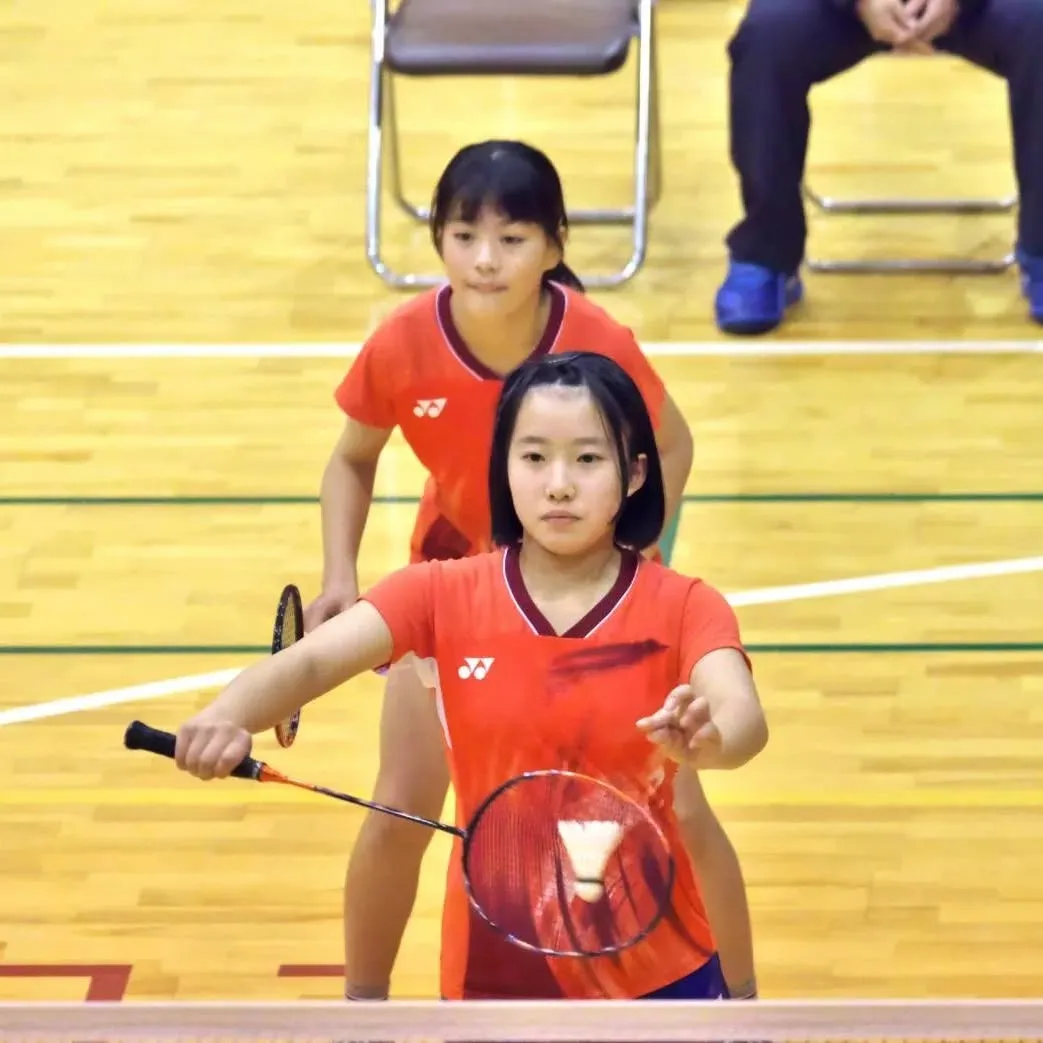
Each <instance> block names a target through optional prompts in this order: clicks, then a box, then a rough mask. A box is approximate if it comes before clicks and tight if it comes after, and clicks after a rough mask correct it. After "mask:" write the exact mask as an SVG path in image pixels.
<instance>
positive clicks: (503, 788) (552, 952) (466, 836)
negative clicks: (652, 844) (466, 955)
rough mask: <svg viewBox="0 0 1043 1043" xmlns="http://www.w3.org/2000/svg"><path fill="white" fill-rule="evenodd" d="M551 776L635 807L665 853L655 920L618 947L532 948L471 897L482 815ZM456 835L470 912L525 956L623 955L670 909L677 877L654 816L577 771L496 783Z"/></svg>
mask: <svg viewBox="0 0 1043 1043" xmlns="http://www.w3.org/2000/svg"><path fill="white" fill-rule="evenodd" d="M548 776H553V777H554V778H560V779H569V778H571V779H574V780H575V781H577V782H581V783H587V784H589V783H593V784H594V785H595V786H597V787H598V788H599V789H603V790H608V791H609V792H610V793H612V795H613V796H615V797H616V798H618V799H619V800H621V801H623V802H625V803H627V804H630V805H632V806H633V807H635V808H636V809H637V810H638V812H640V814H641V816H642V817H643V818H644V819H645V820H646V821H647V822H648V824H649V825H650V826H651V827H652V829H653V830H654V831H655V835H656V838H657V839H658V841H659V843H660V844H662V846H663V850H664V852H665V853H666V881H665V884H664V887H663V892H664V894H663V900H662V901H661V902H660V903H659V906H658V908H657V910H656V913H655V916H653V917H652V919H651V920H650V921H649V922H648V923H647V924H646V925H645V927H644V928H642V929H641V930H640V931H639V932H638V933H637V934H635V935H633V936H631V937H629V938H627V939H626V940H625V941H623V942H620V943H619V944H618V945H607V946H603V947H602V948H599V949H596V950H590V951H587V950H584V949H572V950H569V949H553V948H547V947H543V946H539V945H534V944H532V943H531V942H528V941H526V940H525V939H524V938H519V937H518V936H517V935H515V934H512V933H511V932H510V931H508V930H506V929H505V928H504V927H501V926H500V925H499V924H498V923H496V921H495V920H494V919H493V918H492V917H491V916H490V915H489V914H488V913H487V912H486V911H485V909H484V908H483V907H482V904H481V903H480V902H479V901H478V897H477V895H475V893H474V888H473V885H472V883H471V872H470V855H471V843H472V841H473V839H474V837H475V834H476V830H477V827H478V825H479V823H480V822H481V820H482V818H483V816H484V815H485V813H486V812H487V811H488V810H489V808H490V807H492V806H493V805H494V804H495V802H496V800H497V799H498V798H499V797H501V796H502V795H503V794H504V793H506V792H507V791H508V790H510V789H513V788H514V787H515V786H518V785H520V784H521V783H523V782H526V781H528V780H531V779H536V778H544V777H548ZM457 833H458V835H461V837H462V840H463V850H462V853H461V868H462V869H463V873H462V876H463V880H464V890H465V891H466V892H467V900H468V902H469V903H470V906H471V908H472V909H474V911H475V912H476V913H477V914H478V915H479V916H480V917H481V918H482V920H483V921H484V922H485V923H487V924H488V925H489V926H490V927H491V928H492V929H493V930H494V931H496V933H497V934H499V935H501V936H502V937H504V938H506V939H507V940H508V941H509V942H510V943H511V944H512V945H516V946H518V948H520V949H527V950H528V951H529V952H535V953H539V954H540V955H542V956H563V957H581V958H585V959H592V958H596V957H598V956H613V955H615V954H617V953H620V952H623V951H624V950H626V949H630V948H632V947H633V946H635V945H637V944H638V942H641V941H643V940H644V939H645V938H647V937H648V936H649V935H650V934H651V933H652V931H654V930H655V929H656V927H658V926H659V923H660V921H661V920H662V919H663V917H664V916H665V915H666V912H667V910H668V909H669V907H670V895H671V894H672V892H673V889H674V880H675V879H676V876H677V863H676V861H675V859H674V855H673V852H672V851H671V850H670V843H669V841H668V840H667V838H666V834H665V833H664V832H663V828H662V826H660V825H659V823H658V822H657V821H656V819H655V816H654V815H653V814H652V813H651V811H650V810H649V809H648V808H646V807H645V806H644V805H642V804H640V803H638V801H636V800H635V799H634V798H633V797H631V796H628V795H627V794H626V793H624V792H623V791H622V790H621V789H619V788H618V787H616V786H613V785H612V783H610V782H606V781H605V780H604V779H597V778H594V776H592V775H584V774H582V773H581V772H578V771H569V770H566V769H564V768H546V769H539V770H535V771H526V772H522V773H521V774H520V775H514V776H512V777H511V778H509V779H507V780H506V782H502V783H500V785H499V786H497V787H496V789H494V790H493V791H492V793H490V794H489V795H488V796H487V797H486V798H485V799H484V800H483V801H482V802H481V804H479V805H478V809H477V810H476V811H475V813H474V814H473V815H472V816H471V818H470V820H469V821H468V823H467V826H466V828H465V829H464V830H463V831H462V834H461V833H460V831H459V830H457Z"/></svg>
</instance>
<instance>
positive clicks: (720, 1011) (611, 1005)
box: [0, 1000, 1043, 1043]
mask: <svg viewBox="0 0 1043 1043" xmlns="http://www.w3.org/2000/svg"><path fill="white" fill-rule="evenodd" d="M56 1038H62V1039H70V1040H75V1041H76V1043H100V1041H106V1043H115V1041H122V1040H132V1039H134V1040H146V1039H147V1040H163V1039H179V1040H189V1039H191V1040H218V1039H220V1040H276V1039H280V1040H282V1039H285V1040H305V1039H309V1040H312V1039H314V1040H319V1039H323V1040H331V1041H333V1040H335V1041H337V1043H344V1041H389V1040H396V1041H397V1040H441V1041H444V1043H474V1041H477V1040H486V1041H491V1043H536V1041H540V1040H545V1041H553V1043H572V1041H577V1043H594V1041H597V1043H615V1041H618V1043H647V1041H655V1043H670V1041H675V1040H676V1041H685V1043H722V1041H726V1040H756V1041H763V1043H769V1041H770V1043H786V1041H809V1043H810V1041H822V1040H948V1041H953V1043H955V1041H967V1040H1009V1041H1013V1040H1018V1041H1029V1040H1031V1041H1043V1000H1038V1001H1007V1000H958V1001H942V1000H938V1001H926V1000H925V1001H913V1002H907V1001H899V1000H876V1001H857V1002H855V1001H845V1000H823V1001H796V1000H757V1001H754V1002H723V1001H713V1002H706V1001H704V1002H680V1001H658V1000H657V1001H646V1002H621V1001H618V1000H617V1001H608V1002H593V1001H578V1000H575V1001H565V1002H562V1001H560V1000H558V1001H550V1002H509V1003H508V1002H498V1001H483V1002H472V1003H441V1002H432V1001H416V1002H412V1001H392V1002H390V1003H347V1002H335V1003H325V1002H324V1003H315V1002H301V1003H267V1004H265V1003H261V1004H258V1003H242V1004H236V1003H146V1002H140V1003H139V1002H133V1001H130V1002H124V1003H58V1004H47V1003H32V1004H15V1003H8V1004H0V1041H3V1043H13V1041H15V1040H17V1041H19V1043H26V1041H29V1040H48V1039H50V1040H53V1039H56Z"/></svg>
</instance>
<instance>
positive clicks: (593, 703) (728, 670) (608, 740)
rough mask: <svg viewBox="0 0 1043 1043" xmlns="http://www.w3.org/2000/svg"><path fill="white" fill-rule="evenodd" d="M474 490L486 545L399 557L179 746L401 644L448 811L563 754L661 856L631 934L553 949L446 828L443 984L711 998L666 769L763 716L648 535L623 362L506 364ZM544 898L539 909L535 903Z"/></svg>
mask: <svg viewBox="0 0 1043 1043" xmlns="http://www.w3.org/2000/svg"><path fill="white" fill-rule="evenodd" d="M489 493H490V500H491V505H492V523H493V525H492V531H493V538H494V540H495V543H496V545H497V549H496V550H494V551H491V552H489V553H485V554H478V555H474V556H472V557H468V558H463V559H458V560H452V561H427V562H423V563H419V564H413V565H409V566H407V567H406V568H404V569H401V570H399V571H398V572H395V573H393V574H391V575H389V576H387V577H386V578H385V579H383V580H382V581H380V582H379V583H377V584H376V585H375V586H374V587H373V588H372V589H371V590H369V591H368V592H367V593H365V594H363V595H362V596H361V597H360V599H359V600H358V601H357V602H356V603H355V604H354V605H352V606H351V607H350V608H348V609H347V610H346V611H344V612H342V613H340V614H339V615H337V616H335V617H334V618H332V619H330V620H329V621H327V622H325V623H323V624H322V625H321V626H319V627H318V628H317V629H315V630H314V631H312V632H311V633H309V634H308V635H307V636H306V637H305V638H304V639H303V640H302V641H300V642H299V643H297V644H296V645H294V646H292V647H291V648H289V649H287V650H286V651H284V652H280V653H279V654H278V655H276V656H272V657H271V658H268V659H265V660H263V661H261V662H259V663H257V664H256V665H254V666H251V667H250V668H249V669H247V670H245V671H243V673H241V674H240V675H239V676H238V677H236V678H235V680H234V681H232V682H231V684H229V686H228V687H227V688H226V689H225V690H224V691H223V692H221V693H220V695H218V697H217V698H216V699H215V700H214V702H213V703H211V704H210V705H209V706H208V707H207V708H206V709H204V710H203V711H201V712H200V713H199V714H197V715H196V716H195V717H193V718H192V719H191V720H189V721H188V722H186V723H185V724H184V725H183V726H182V727H181V728H180V730H179V732H178V736H177V744H176V760H177V763H178V766H179V767H180V768H182V769H183V770H186V771H188V772H191V773H192V774H194V775H196V776H198V777H199V778H202V779H211V778H217V777H224V776H226V775H228V774H229V773H230V771H231V770H232V768H234V767H235V765H236V764H238V763H239V761H240V760H241V759H242V758H243V757H244V756H246V755H247V754H248V753H249V752H250V748H251V737H252V735H254V734H257V733H259V732H264V731H266V730H267V729H269V728H271V727H273V726H274V725H275V724H276V723H277V722H279V721H281V720H283V719H285V718H286V717H287V716H289V715H290V714H291V713H293V712H294V711H295V710H297V709H298V708H300V707H301V706H303V705H305V704H307V703H308V702H310V701H311V700H313V699H316V698H318V697H319V696H321V695H323V694H324V693H327V692H330V691H331V690H333V689H334V688H336V687H337V686H339V685H340V684H342V683H343V682H345V681H347V680H348V679H349V678H352V677H355V676H356V675H358V674H361V673H364V672H366V671H369V670H372V669H374V668H376V667H379V666H381V665H383V664H386V663H388V662H395V661H399V660H401V659H403V658H405V657H407V656H409V657H412V658H413V661H414V664H415V666H416V668H417V669H418V670H421V671H425V672H426V674H427V677H428V680H429V683H430V685H431V687H432V688H433V689H434V691H435V698H436V699H437V700H438V704H439V705H438V709H439V715H440V717H441V719H442V721H443V727H444V732H445V743H446V756H447V758H448V761H449V766H450V772H451V775H452V781H453V784H454V788H455V791H456V797H457V801H456V804H457V811H456V813H457V819H458V822H459V824H460V825H461V826H462V825H464V824H465V823H467V822H468V821H469V820H470V819H471V817H472V816H473V815H474V814H475V812H476V810H477V809H478V807H479V806H480V805H481V803H482V802H483V801H484V800H485V799H486V797H487V796H488V795H489V794H490V793H492V792H493V791H494V790H495V789H496V788H497V786H499V785H500V784H501V783H503V782H505V781H506V780H507V779H509V778H511V777H513V776H516V775H518V774H520V773H522V772H526V771H534V770H540V769H571V770H573V771H576V772H581V773H583V774H585V775H588V776H594V777H596V778H598V779H602V780H604V781H607V782H610V783H612V784H613V785H614V786H615V787H617V789H619V790H621V791H622V792H623V793H625V794H626V795H627V796H629V797H630V798H631V799H634V800H637V801H638V802H640V803H641V804H642V805H643V806H644V807H646V808H647V809H648V810H649V811H650V812H651V814H652V816H653V817H654V818H655V820H656V822H657V823H658V826H659V827H660V829H661V831H662V835H663V836H664V837H665V840H666V844H667V845H668V847H669V850H670V853H671V854H672V855H673V859H674V865H675V878H674V882H673V887H672V889H671V890H670V891H669V898H668V905H667V907H666V911H665V913H664V915H663V916H662V919H660V920H659V921H658V923H657V924H656V926H655V927H654V928H652V930H651V931H650V932H649V933H648V934H647V935H646V936H645V937H644V938H643V939H642V940H640V941H638V942H636V944H633V945H632V946H630V947H629V948H625V949H623V950H622V951H620V952H616V953H614V954H612V955H597V956H593V957H590V958H575V957H573V958H567V957H554V956H546V955H543V954H541V953H538V952H534V951H531V950H529V949H525V948H522V947H519V946H518V945H516V944H512V943H511V942H510V941H508V940H507V939H506V938H505V937H504V936H503V934H502V933H498V932H497V931H496V930H494V929H493V928H491V927H490V926H489V925H488V924H487V923H486V922H485V921H484V920H483V919H481V918H480V917H479V916H478V915H476V914H475V912H474V911H473V907H472V905H471V903H470V902H469V900H468V895H467V892H466V889H465V886H464V884H465V878H464V868H463V864H462V859H461V845H460V844H459V843H457V844H456V845H455V846H454V856H453V859H452V861H451V863H450V873H449V879H448V882H447V888H446V895H445V903H444V913H443V931H442V951H441V991H442V995H443V997H444V998H446V999H552V998H580V999H586V998H594V999H597V998H605V997H608V998H619V999H639V998H657V999H658V998H665V999H719V998H725V997H726V996H727V987H726V985H725V983H724V979H723V976H722V974H721V969H720V963H719V960H718V958H717V955H716V951H715V945H714V940H713V936H712V933H711V930H710V927H709V924H708V921H707V917H706V912H705V909H704V907H703V903H702V900H701V897H700V893H699V888H698V885H697V882H696V879H695V877H694V874H693V870H692V863H691V862H690V860H689V858H688V857H687V855H686V854H685V848H684V845H683V843H682V840H681V836H680V832H679V829H678V823H677V818H676V815H675V813H674V809H673V806H672V801H673V786H674V782H675V779H676V776H677V773H678V772H692V771H695V772H699V771H703V770H711V769H733V768H738V767H740V766H742V765H744V764H745V763H747V762H748V761H749V760H750V759H751V758H753V757H754V756H756V755H757V754H758V753H759V752H760V751H761V750H762V749H763V748H764V746H765V743H766V742H767V738H768V732H767V725H766V723H765V718H764V714H763V711H762V708H761V705H760V700H759V698H758V694H757V690H756V687H755V685H754V681H753V677H752V674H751V670H750V664H749V660H748V658H747V656H746V654H745V652H744V650H743V646H742V642H741V639H740V635H739V630H738V624H737V621H736V618H735V615H734V613H733V611H732V609H731V607H730V606H729V605H728V603H727V602H726V601H725V599H724V598H723V597H722V596H721V594H719V593H718V592H717V591H716V590H715V589H714V588H712V587H711V586H709V585H708V584H706V583H704V582H702V581H700V580H698V579H692V578H689V577H686V576H682V575H681V574H679V573H677V572H675V571H673V570H672V569H669V568H667V567H665V566H663V565H661V564H658V563H656V562H654V561H650V560H648V559H647V558H645V557H643V556H642V554H641V551H642V550H643V549H645V548H647V547H650V546H652V545H653V544H655V542H656V540H657V539H658V537H659V533H660V530H661V528H662V526H663V521H664V495H663V482H662V474H661V471H660V466H659V457H658V454H657V452H656V443H655V437H654V434H653V429H652V425H651V422H650V419H649V416H648V412H647V410H646V407H645V404H644V402H643V399H642V397H641V394H640V392H639V391H638V389H637V387H636V386H635V385H634V383H633V381H631V379H630V378H629V376H627V374H626V373H625V372H624V371H623V370H622V369H621V368H620V367H619V366H618V365H617V364H616V363H614V362H613V361H611V360H610V359H608V358H606V357H604V356H602V355H595V354H588V353H583V352H575V353H568V354H561V355H549V356H546V357H544V358H541V359H539V360H536V361H532V362H528V363H525V364H523V365H522V366H520V367H519V368H518V369H516V370H515V371H514V372H512V373H511V374H510V375H509V376H508V378H507V379H506V381H505V383H504V386H503V389H502V392H501V396H500V400H499V403H498V407H497V414H496V426H495V431H494V438H493V449H492V457H491V460H490V464H489ZM549 813H551V812H550V809H548V814H549ZM621 850H622V846H621ZM640 861H641V860H640V859H636V860H635V865H637V863H638V862H640ZM640 869H641V866H638V871H640ZM606 887H607V884H606ZM545 898H546V896H545V895H544V896H542V898H541V896H540V895H534V894H520V895H518V899H517V900H518V902H520V903H526V902H528V903H531V904H533V905H534V906H535V905H538V904H540V903H541V902H542V903H543V905H545ZM543 905H541V908H540V910H539V912H538V914H537V912H536V911H535V910H534V914H533V915H534V916H537V915H538V916H544V917H545V914H546V909H545V908H543Z"/></svg>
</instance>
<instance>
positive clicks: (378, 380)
mask: <svg viewBox="0 0 1043 1043" xmlns="http://www.w3.org/2000/svg"><path fill="white" fill-rule="evenodd" d="M396 345H397V340H396V335H395V331H394V329H393V328H391V327H390V326H383V327H381V328H380V329H378V330H377V331H376V332H375V333H374V334H373V335H372V336H371V337H370V338H369V339H368V340H367V341H366V343H365V344H363V346H362V350H361V351H360V352H359V353H358V355H357V356H356V357H355V361H354V362H353V363H352V365H351V368H350V369H349V370H348V372H347V373H346V374H345V376H344V379H343V380H342V381H341V382H340V384H339V385H338V387H337V390H336V392H335V393H334V398H335V399H336V401H337V405H338V406H340V408H341V409H342V410H343V411H344V412H345V413H346V414H347V415H348V416H349V417H351V419H352V420H357V421H358V422H359V423H360V424H365V425H366V426H367V427H378V428H382V429H385V430H386V429H389V428H392V427H394V426H395V423H396V420H395V398H396V395H395V386H394V378H395V374H396V373H398V372H399V368H400V367H398V366H396V358H397V355H398V349H397V346H396Z"/></svg>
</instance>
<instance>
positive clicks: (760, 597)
mask: <svg viewBox="0 0 1043 1043" xmlns="http://www.w3.org/2000/svg"><path fill="white" fill-rule="evenodd" d="M1025 572H1043V557H1041V558H1011V559H1008V560H1007V561H983V562H979V563H977V564H968V565H938V566H936V567H935V568H930V569H914V570H911V571H908V572H883V573H879V574H877V575H875V576H852V577H851V578H850V579H829V580H824V581H823V582H820V583H798V584H796V585H794V586H791V587H764V588H763V589H761V590H748V591H746V592H745V593H740V594H729V595H728V601H729V602H730V603H731V604H732V605H733V606H735V607H736V608H741V607H742V606H744V605H775V604H779V603H780V602H783V601H803V600H804V599H805V598H828V597H835V596H836V595H838V594H861V593H863V592H864V591H868V590H895V589H897V588H898V587H920V586H925V585H927V584H929V583H953V582H955V581H957V580H961V579H986V578H988V577H990V576H1016V575H1019V574H1021V573H1025Z"/></svg>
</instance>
